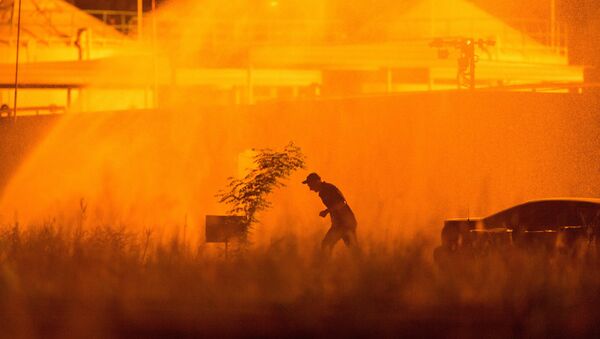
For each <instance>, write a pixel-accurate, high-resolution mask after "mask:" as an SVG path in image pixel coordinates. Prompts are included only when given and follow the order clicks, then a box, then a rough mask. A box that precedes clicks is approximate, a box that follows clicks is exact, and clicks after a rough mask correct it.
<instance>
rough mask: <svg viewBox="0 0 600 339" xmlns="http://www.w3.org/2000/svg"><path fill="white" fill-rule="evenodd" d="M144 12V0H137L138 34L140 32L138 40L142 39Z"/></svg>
mask: <svg viewBox="0 0 600 339" xmlns="http://www.w3.org/2000/svg"><path fill="white" fill-rule="evenodd" d="M142 14H143V0H137V34H138V40H142Z"/></svg>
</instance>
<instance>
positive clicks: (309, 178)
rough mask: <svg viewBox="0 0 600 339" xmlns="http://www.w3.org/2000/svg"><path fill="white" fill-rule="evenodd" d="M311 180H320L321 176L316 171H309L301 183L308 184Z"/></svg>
mask: <svg viewBox="0 0 600 339" xmlns="http://www.w3.org/2000/svg"><path fill="white" fill-rule="evenodd" d="M311 181H321V177H320V176H319V175H318V174H317V173H314V172H313V173H311V174H309V175H308V176H307V177H306V180H304V181H303V182H302V183H303V184H308V183H309V182H311Z"/></svg>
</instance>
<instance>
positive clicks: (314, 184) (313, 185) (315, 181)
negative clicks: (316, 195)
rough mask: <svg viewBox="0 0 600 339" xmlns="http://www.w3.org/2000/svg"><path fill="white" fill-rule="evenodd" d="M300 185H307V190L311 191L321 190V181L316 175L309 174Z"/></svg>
mask: <svg viewBox="0 0 600 339" xmlns="http://www.w3.org/2000/svg"><path fill="white" fill-rule="evenodd" d="M302 183H303V184H306V185H308V188H310V190H311V191H315V192H318V191H319V190H320V189H321V183H322V181H321V177H320V176H319V175H318V174H317V173H311V174H309V175H308V176H307V177H306V180H304V181H303V182H302Z"/></svg>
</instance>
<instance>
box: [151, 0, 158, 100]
mask: <svg viewBox="0 0 600 339" xmlns="http://www.w3.org/2000/svg"><path fill="white" fill-rule="evenodd" d="M157 52H158V49H157V43H156V0H152V67H153V70H154V79H153V80H154V100H153V101H154V102H153V104H154V109H157V108H158V55H157Z"/></svg>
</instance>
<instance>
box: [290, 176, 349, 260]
mask: <svg viewBox="0 0 600 339" xmlns="http://www.w3.org/2000/svg"><path fill="white" fill-rule="evenodd" d="M302 183H303V184H307V185H308V187H309V188H310V190H311V191H315V192H317V193H319V197H320V198H321V200H322V201H323V204H325V206H326V207H327V208H326V209H324V210H323V211H321V212H320V213H319V215H320V216H321V217H323V218H325V217H326V216H327V214H329V215H330V216H331V228H330V229H329V231H327V234H326V235H325V238H324V239H323V242H322V243H321V246H322V248H323V250H324V251H325V252H326V253H327V254H330V253H331V250H332V249H333V246H334V245H335V244H336V243H337V242H338V241H339V240H340V239H342V240H344V243H345V244H346V246H347V247H348V248H349V249H351V250H352V251H353V252H354V253H355V254H358V253H359V249H358V243H357V240H356V224H357V223H356V217H354V213H353V212H352V209H350V206H348V203H347V202H346V198H344V195H343V194H342V192H340V190H339V189H338V188H337V187H335V186H334V185H332V184H330V183H328V182H325V181H321V177H320V176H319V175H318V174H317V173H311V174H309V175H308V177H306V180H304V181H303V182H302Z"/></svg>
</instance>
